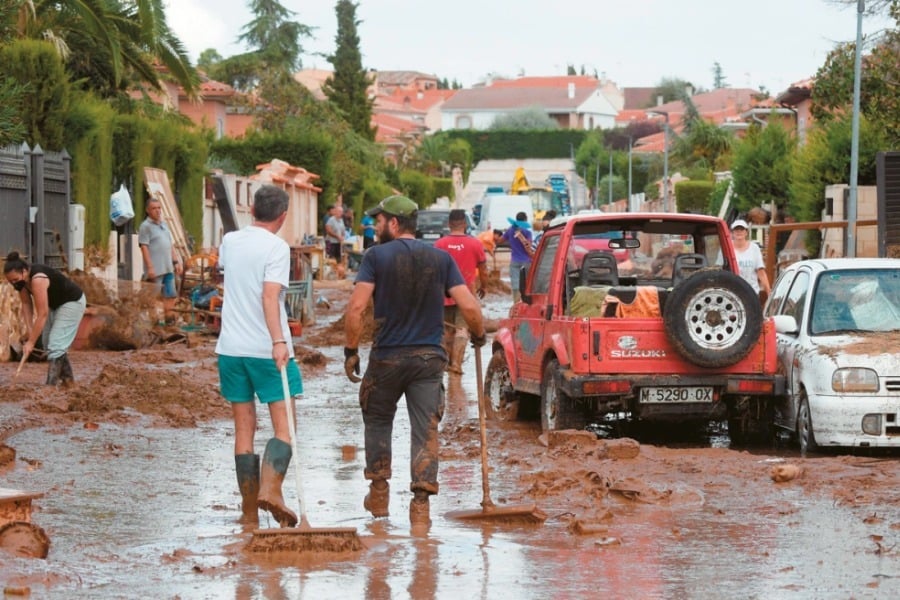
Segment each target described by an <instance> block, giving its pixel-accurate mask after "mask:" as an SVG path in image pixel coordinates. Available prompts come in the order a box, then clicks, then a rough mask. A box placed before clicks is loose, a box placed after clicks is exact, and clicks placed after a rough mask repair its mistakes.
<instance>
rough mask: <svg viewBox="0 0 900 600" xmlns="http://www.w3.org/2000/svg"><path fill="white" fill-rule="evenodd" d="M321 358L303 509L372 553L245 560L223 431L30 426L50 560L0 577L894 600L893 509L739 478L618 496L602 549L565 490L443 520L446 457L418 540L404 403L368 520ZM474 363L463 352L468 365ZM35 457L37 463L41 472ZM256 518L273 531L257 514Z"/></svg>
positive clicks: (78, 587)
mask: <svg viewBox="0 0 900 600" xmlns="http://www.w3.org/2000/svg"><path fill="white" fill-rule="evenodd" d="M323 350H324V352H325V353H326V354H327V356H328V358H329V359H330V362H329V366H328V367H327V370H326V371H324V372H320V373H316V374H315V375H313V376H309V377H307V380H306V386H305V387H306V390H307V394H306V396H305V397H304V398H303V399H302V400H301V401H300V403H299V423H300V429H301V439H300V441H299V443H300V461H301V469H302V475H303V478H304V483H305V487H306V500H307V504H308V509H309V513H310V514H309V518H310V521H311V523H312V524H313V526H314V527H327V526H349V527H356V528H358V530H359V532H360V535H361V536H362V537H363V539H364V540H365V543H366V544H367V545H368V546H369V548H368V549H367V550H366V551H364V552H363V553H362V554H360V555H359V556H358V557H356V558H355V559H352V560H339V561H331V562H329V561H327V560H322V561H320V562H317V563H314V564H306V565H302V566H287V567H285V566H280V565H275V564H273V563H272V562H271V561H267V560H265V559H262V560H260V559H257V558H254V559H253V560H247V558H246V557H244V556H242V555H241V554H240V553H236V552H235V550H234V548H235V544H236V543H237V542H240V541H241V540H242V539H246V534H244V533H242V531H241V528H240V527H239V526H238V525H237V524H236V523H235V522H234V521H235V519H236V517H237V516H238V513H239V509H238V504H239V496H238V493H237V490H236V484H235V481H234V471H233V458H232V442H233V439H232V435H231V424H230V423H228V422H213V423H208V424H205V425H202V426H201V427H199V428H198V429H155V428H143V429H142V428H140V427H137V426H129V427H127V428H123V427H119V426H116V425H112V424H102V425H101V426H100V428H99V429H97V430H85V429H82V428H78V427H73V428H71V429H66V430H52V431H49V430H29V431H25V432H22V433H19V434H17V435H15V436H13V437H12V438H11V439H10V441H9V443H10V445H13V446H14V447H16V449H17V451H18V455H19V459H20V460H18V461H17V467H16V468H15V469H14V470H12V471H10V472H8V473H7V474H6V477H5V481H4V483H3V486H4V487H13V488H19V489H28V490H36V491H43V492H45V493H46V497H45V498H43V499H40V500H38V501H36V506H37V507H38V508H39V510H37V511H36V512H35V513H34V522H35V523H36V524H38V525H40V526H41V527H43V528H44V529H45V530H46V531H47V533H48V535H49V536H50V539H51V543H52V545H51V550H50V557H49V558H48V560H47V561H30V562H27V561H21V562H17V561H9V562H6V563H5V566H4V561H2V560H0V570H2V571H3V572H6V571H8V570H9V569H11V571H10V572H13V573H26V572H30V573H33V574H36V576H35V578H34V579H33V580H32V581H31V583H30V585H31V588H32V593H33V595H34V596H35V597H42V598H71V597H73V596H90V597H92V598H131V597H138V596H147V597H169V598H172V597H181V598H216V599H218V598H231V597H233V598H237V599H251V598H266V599H269V598H275V599H279V598H285V599H287V598H309V599H315V600H319V599H320V598H328V597H335V596H337V595H341V596H344V597H372V598H412V599H426V598H435V597H442V598H447V597H460V596H466V597H471V596H476V597H480V598H499V597H514V598H560V597H596V596H597V595H600V594H604V593H605V594H611V595H613V596H614V597H623V596H625V597H634V598H672V597H701V598H711V597H739V598H772V597H783V596H788V595H795V594H799V595H800V596H805V597H851V596H852V597H858V598H865V597H892V596H896V594H895V593H893V592H898V593H900V563H898V560H897V556H898V555H900V552H898V553H893V554H890V553H888V554H884V555H876V554H874V550H875V548H876V546H875V545H874V543H873V542H872V541H871V539H870V538H869V536H870V535H872V534H874V533H878V532H880V533H883V534H888V535H889V534H890V530H889V527H890V524H891V523H900V507H898V506H897V505H893V506H880V507H873V511H875V510H877V511H878V512H879V514H880V515H881V516H882V517H884V525H883V526H878V527H872V526H868V525H865V524H864V523H862V521H861V520H860V518H859V516H858V515H857V514H854V513H853V512H851V511H850V510H847V509H844V508H842V507H840V506H837V505H834V504H832V502H831V501H830V500H829V499H827V498H822V499H818V500H816V499H811V498H810V497H809V496H808V495H806V494H804V492H803V490H802V488H800V487H784V488H777V490H776V491H772V492H768V493H767V499H766V500H765V501H764V502H763V503H762V504H760V501H759V500H757V499H754V498H748V496H747V494H746V493H742V492H741V490H740V487H739V486H737V487H738V491H737V492H736V493H726V492H724V491H723V492H722V493H721V494H715V495H710V494H706V495H705V496H702V498H703V502H694V503H687V504H684V505H681V506H675V507H671V508H667V507H660V506H650V505H645V504H640V503H628V502H624V501H621V500H616V499H615V498H612V497H608V498H607V499H606V500H605V501H604V502H605V504H604V505H603V506H605V507H609V508H611V509H612V510H613V511H614V512H615V515H616V518H615V520H614V521H613V524H612V525H611V527H610V532H609V535H608V536H605V537H610V538H614V539H615V540H614V541H615V542H617V543H610V544H604V545H598V543H597V542H598V539H599V538H597V537H591V536H584V537H579V536H573V535H571V534H570V533H568V531H567V530H566V528H565V523H564V521H563V519H562V518H561V515H563V514H565V513H566V512H567V511H568V510H569V507H568V506H567V505H566V499H565V497H554V498H551V499H550V500H548V501H543V500H542V501H541V502H539V503H538V504H539V506H540V507H541V508H542V509H543V510H544V511H545V512H547V513H548V514H549V515H550V519H549V520H548V521H547V523H546V524H545V525H544V526H542V527H520V528H507V527H502V526H497V527H491V526H489V525H480V524H476V525H473V524H466V523H460V522H458V521H451V520H449V519H447V518H446V517H445V516H444V515H445V514H446V513H447V512H449V511H453V510H459V509H474V508H478V507H479V506H480V502H481V471H480V464H479V462H478V460H477V458H471V456H469V457H466V456H454V457H453V458H452V459H451V460H445V461H443V462H442V467H441V494H440V495H438V496H436V497H435V498H434V499H433V501H432V518H433V520H434V523H433V525H432V527H431V529H430V531H429V533H428V534H427V535H426V536H424V537H417V536H413V535H411V533H410V530H409V526H408V520H407V515H406V509H407V505H408V502H409V499H410V493H409V492H408V491H407V482H408V464H409V427H408V421H407V417H406V411H405V405H404V404H403V402H402V401H401V407H400V409H399V410H398V413H397V421H396V425H395V430H394V460H395V463H394V464H395V467H394V469H395V474H396V476H395V478H394V481H393V486H392V490H391V511H392V516H391V517H390V518H389V519H383V520H372V519H370V518H369V517H368V515H367V513H365V512H364V511H363V509H362V498H363V496H364V495H365V492H366V482H365V480H364V479H363V475H362V469H363V450H362V419H361V417H360V415H359V409H358V406H357V400H356V396H355V392H356V388H355V386H349V385H348V384H347V382H346V379H345V378H344V376H343V373H342V372H341V370H340V365H341V364H342V361H341V359H340V356H339V349H334V348H325V349H323ZM473 363H474V359H473V354H472V351H471V349H470V350H469V351H468V352H467V369H466V372H467V373H469V374H471V373H472V364H473ZM450 383H452V385H448V388H449V389H448V395H449V398H448V414H447V416H446V418H445V422H444V423H443V425H442V427H443V428H444V430H445V432H450V431H453V428H454V427H455V426H457V425H459V424H466V423H468V424H473V423H474V419H475V417H476V415H477V412H476V409H475V383H474V376H472V375H468V376H463V377H462V378H461V379H459V380H457V381H455V382H450ZM147 401H148V402H152V401H153V399H152V398H148V399H147ZM451 406H452V407H453V408H452V409H451ZM262 415H264V411H263V412H262V414H261V416H262ZM260 423H261V428H260V431H259V433H258V436H257V443H256V446H257V448H258V449H261V448H262V446H263V445H264V443H265V440H266V439H267V438H268V437H269V435H270V434H269V428H268V424H267V419H265V418H261V419H260ZM521 431H522V436H523V437H522V443H523V444H529V445H533V444H534V439H533V438H534V436H536V433H537V432H536V431H534V430H533V429H527V428H523V429H522V430H521ZM445 435H449V434H445ZM345 445H354V446H356V447H357V448H358V452H356V454H355V456H353V457H348V456H347V455H346V454H345V452H344V450H343V446H345ZM469 450H471V449H469ZM475 450H477V449H475ZM30 459H35V460H39V461H40V463H39V464H37V463H36V464H34V465H32V466H30V465H29V463H28V462H27V461H28V460H30ZM764 459H765V456H763V455H761V456H760V460H764ZM739 476H740V475H737V476H736V477H739ZM292 477H293V475H292V473H289V476H288V479H287V480H286V482H285V486H284V489H285V497H286V500H287V502H288V504H289V505H293V506H296V500H295V496H294V492H293V485H292V481H293V479H292ZM497 479H498V477H496V476H494V475H492V482H491V483H492V492H493V494H492V495H493V497H494V499H495V500H496V499H498V498H505V497H507V496H509V495H511V494H514V493H515V492H516V491H517V490H515V489H514V488H515V486H516V480H515V478H514V477H506V478H504V479H503V480H501V481H500V482H498V481H496V480H497ZM726 487H727V486H726ZM261 526H263V527H267V526H274V523H269V522H267V521H266V520H265V518H264V517H263V521H262V523H261ZM895 531H896V530H895ZM36 563H40V564H36ZM9 581H12V580H9ZM42 581H45V582H47V583H41V582H42Z"/></svg>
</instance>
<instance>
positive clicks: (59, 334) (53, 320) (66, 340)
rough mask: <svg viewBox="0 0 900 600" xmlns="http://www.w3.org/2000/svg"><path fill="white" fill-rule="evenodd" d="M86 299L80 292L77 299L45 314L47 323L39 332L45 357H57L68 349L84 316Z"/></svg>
mask: <svg viewBox="0 0 900 600" xmlns="http://www.w3.org/2000/svg"><path fill="white" fill-rule="evenodd" d="M85 306H87V301H86V299H85V297H84V294H82V296H81V298H79V299H78V300H73V301H72V302H66V303H65V304H61V305H59V307H57V308H55V309H53V310H51V311H50V313H49V314H48V315H47V323H46V324H45V325H44V331H43V332H42V333H41V336H42V339H43V342H44V348H46V349H47V358H49V359H51V360H52V359H54V358H59V357H60V356H62V355H63V354H65V353H66V352H68V351H69V346H71V345H72V343H73V342H74V341H75V336H76V335H78V326H79V325H80V324H81V318H82V317H83V316H84V309H85Z"/></svg>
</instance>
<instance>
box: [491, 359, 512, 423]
mask: <svg viewBox="0 0 900 600" xmlns="http://www.w3.org/2000/svg"><path fill="white" fill-rule="evenodd" d="M484 399H485V404H486V406H485V416H486V417H487V418H488V419H494V420H497V421H515V420H516V419H517V418H518V416H519V395H518V394H517V393H516V391H515V389H513V386H512V378H510V376H509V365H508V364H507V363H506V354H505V353H504V352H503V349H502V348H501V349H500V350H497V351H496V352H494V354H493V356H491V360H490V361H489V362H488V366H487V373H486V374H485V378H484Z"/></svg>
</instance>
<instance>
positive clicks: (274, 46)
mask: <svg viewBox="0 0 900 600" xmlns="http://www.w3.org/2000/svg"><path fill="white" fill-rule="evenodd" d="M250 10H251V12H252V13H253V15H254V18H253V20H251V21H250V22H249V23H247V24H246V25H244V27H243V28H242V32H243V33H241V35H240V36H239V37H238V39H239V40H241V41H243V42H244V43H245V44H247V46H248V47H250V50H249V51H248V52H244V53H243V54H236V55H234V56H229V57H228V58H225V59H223V60H219V61H218V62H213V63H212V64H210V66H209V76H210V77H212V78H213V79H216V80H218V81H223V82H225V83H228V84H229V85H230V86H232V87H233V88H235V89H237V90H240V91H243V92H251V91H257V87H259V86H261V85H262V86H265V87H267V88H268V91H269V93H270V94H272V93H273V91H272V86H273V85H274V86H277V85H279V83H283V82H286V81H287V79H288V78H289V77H290V76H291V75H292V74H293V72H294V71H295V70H297V69H298V68H299V67H300V65H301V60H300V57H301V55H302V53H303V46H302V45H301V43H300V40H301V39H302V38H304V37H310V36H311V35H312V31H313V28H311V27H309V26H307V25H303V24H302V23H298V22H297V21H293V20H291V19H292V18H293V17H294V15H295V14H296V13H294V12H293V11H291V10H288V9H286V8H285V7H284V6H282V5H281V3H279V2H278V1H277V0H251V2H250ZM282 92H283V91H282V90H276V91H275V92H274V93H275V95H278V94H281V93H282ZM288 93H290V92H288ZM263 99H264V100H265V99H266V98H265V97H263Z"/></svg>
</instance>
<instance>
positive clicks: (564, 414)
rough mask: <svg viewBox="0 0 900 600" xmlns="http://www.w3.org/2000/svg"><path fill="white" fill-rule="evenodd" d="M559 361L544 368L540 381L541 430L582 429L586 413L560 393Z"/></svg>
mask: <svg viewBox="0 0 900 600" xmlns="http://www.w3.org/2000/svg"><path fill="white" fill-rule="evenodd" d="M561 381H562V376H561V375H560V372H559V361H557V360H556V359H555V358H554V359H553V360H551V361H550V362H548V363H547V366H546V367H544V376H543V378H542V379H541V430H542V431H544V432H545V433H546V432H548V431H556V430H558V429H584V428H585V426H587V412H586V411H585V410H584V407H583V406H581V405H580V404H578V403H576V401H575V400H574V399H573V398H570V397H569V396H567V395H566V393H565V392H563V391H562V386H561V385H560V384H561Z"/></svg>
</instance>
